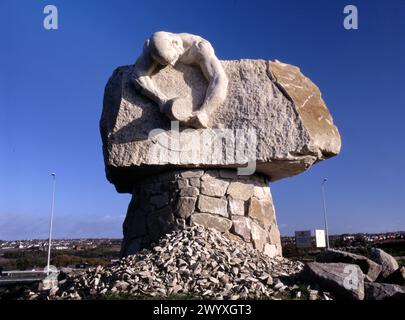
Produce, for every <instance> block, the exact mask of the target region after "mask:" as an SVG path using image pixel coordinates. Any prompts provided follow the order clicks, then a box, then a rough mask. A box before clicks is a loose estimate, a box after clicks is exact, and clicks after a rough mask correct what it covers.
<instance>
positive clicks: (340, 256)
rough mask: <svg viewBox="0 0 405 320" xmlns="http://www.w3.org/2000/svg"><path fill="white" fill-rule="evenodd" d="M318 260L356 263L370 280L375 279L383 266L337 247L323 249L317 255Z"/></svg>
mask: <svg viewBox="0 0 405 320" xmlns="http://www.w3.org/2000/svg"><path fill="white" fill-rule="evenodd" d="M316 261H317V262H341V263H351V264H356V265H358V266H359V267H360V269H361V270H362V271H363V273H364V274H365V275H366V276H367V277H368V279H369V280H370V281H375V280H376V279H377V278H378V276H379V275H380V272H381V270H382V267H381V266H380V265H379V264H377V263H375V262H374V261H372V260H370V259H368V258H366V257H364V256H361V255H358V254H354V253H351V252H346V251H341V250H336V249H328V250H325V251H323V252H322V253H321V254H319V255H318V256H317V257H316Z"/></svg>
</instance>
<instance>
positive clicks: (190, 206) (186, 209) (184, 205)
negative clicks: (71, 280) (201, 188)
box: [176, 197, 197, 219]
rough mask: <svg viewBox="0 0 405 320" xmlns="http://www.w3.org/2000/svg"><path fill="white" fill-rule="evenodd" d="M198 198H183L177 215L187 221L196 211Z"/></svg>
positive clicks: (180, 200) (178, 206)
mask: <svg viewBox="0 0 405 320" xmlns="http://www.w3.org/2000/svg"><path fill="white" fill-rule="evenodd" d="M196 202H197V198H190V197H181V198H180V199H179V201H178V204H177V208H176V209H177V210H176V213H177V215H178V216H179V217H180V218H183V219H187V218H188V217H189V216H191V214H192V213H194V211H195V204H196Z"/></svg>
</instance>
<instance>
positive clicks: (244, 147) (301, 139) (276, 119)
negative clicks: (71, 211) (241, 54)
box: [100, 60, 340, 192]
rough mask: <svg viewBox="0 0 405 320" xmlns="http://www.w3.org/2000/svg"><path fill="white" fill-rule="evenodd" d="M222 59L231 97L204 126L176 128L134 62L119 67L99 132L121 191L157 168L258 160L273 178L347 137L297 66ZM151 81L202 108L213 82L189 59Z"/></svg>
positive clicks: (303, 166)
mask: <svg viewBox="0 0 405 320" xmlns="http://www.w3.org/2000/svg"><path fill="white" fill-rule="evenodd" d="M222 65H223V67H224V70H225V72H226V74H227V76H228V79H229V86H228V94H227V98H226V100H225V102H224V103H223V105H222V106H221V107H220V108H218V109H217V110H216V111H215V113H214V114H212V115H211V117H212V122H213V128H210V129H198V130H190V129H189V128H179V131H178V130H177V128H176V127H172V126H171V123H170V121H169V120H168V118H167V117H166V116H165V115H163V114H162V113H160V112H159V110H158V107H157V105H156V104H155V103H154V102H152V101H151V100H149V99H147V98H145V97H144V96H142V95H141V94H139V93H138V92H137V91H136V90H135V89H134V87H133V84H132V81H131V77H132V69H133V66H124V67H120V68H118V69H116V70H115V71H114V73H113V75H112V76H111V78H110V79H109V81H108V83H107V85H106V88H105V95H104V107H103V113H102V117H101V120H100V130H101V136H102V140H103V152H104V160H105V167H106V175H107V178H108V180H109V181H110V182H112V183H113V184H115V186H116V188H117V190H118V191H119V192H132V187H133V183H134V181H135V180H136V179H138V178H139V177H142V176H147V175H150V174H155V173H156V172H157V171H158V170H167V169H169V168H171V169H173V168H182V169H183V168H188V167H200V168H212V167H221V168H237V167H245V166H246V165H247V162H248V161H253V159H255V161H256V162H255V163H256V172H259V173H262V174H265V175H266V176H268V177H269V178H270V180H271V181H274V180H277V179H281V178H284V177H289V176H293V175H296V174H299V173H301V172H303V171H305V170H307V169H308V168H309V167H310V166H311V165H312V164H314V163H316V162H317V161H320V160H324V159H327V158H329V157H331V156H334V155H336V154H338V153H339V151H340V136H339V133H338V130H337V128H336V127H335V126H334V124H333V120H332V117H331V116H330V114H329V111H328V109H327V107H326V105H325V103H324V102H323V100H322V98H321V94H320V91H319V89H318V88H317V87H316V85H315V84H314V83H312V82H311V80H309V79H308V78H306V77H305V76H304V75H303V74H302V73H301V72H300V70H299V69H298V68H297V67H294V66H291V65H288V64H284V63H280V62H272V61H264V60H237V61H222ZM152 80H153V81H154V82H155V83H156V85H157V86H158V87H159V89H160V90H161V91H162V92H163V93H164V94H165V95H166V96H167V97H169V98H173V97H178V96H181V97H184V98H185V99H188V101H189V103H190V104H192V105H193V108H194V109H195V110H196V109H198V107H199V106H200V104H201V103H202V101H203V99H204V94H205V91H206V88H207V82H206V80H205V78H204V77H203V75H202V74H201V71H200V70H199V69H198V68H197V67H193V66H186V65H182V64H177V65H175V67H166V68H163V69H161V70H160V71H159V72H157V73H156V74H154V75H153V76H152ZM151 133H153V137H152V136H151ZM196 141H197V142H199V143H195V142H196ZM196 145H197V146H198V147H196ZM201 145H203V147H201V148H199V146H201ZM196 150H197V151H196Z"/></svg>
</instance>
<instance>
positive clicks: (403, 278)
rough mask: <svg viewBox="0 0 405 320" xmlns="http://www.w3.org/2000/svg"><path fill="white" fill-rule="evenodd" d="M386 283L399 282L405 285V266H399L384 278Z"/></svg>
mask: <svg viewBox="0 0 405 320" xmlns="http://www.w3.org/2000/svg"><path fill="white" fill-rule="evenodd" d="M384 282H385V283H391V284H398V285H400V286H405V267H401V268H398V269H397V270H395V271H394V272H393V273H391V274H390V275H389V276H388V277H386V278H385V279H384Z"/></svg>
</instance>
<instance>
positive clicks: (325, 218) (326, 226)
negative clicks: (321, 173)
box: [321, 178, 329, 249]
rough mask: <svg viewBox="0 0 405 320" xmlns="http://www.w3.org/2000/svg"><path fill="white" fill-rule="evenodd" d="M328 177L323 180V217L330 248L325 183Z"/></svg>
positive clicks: (327, 242) (327, 244) (327, 245)
mask: <svg viewBox="0 0 405 320" xmlns="http://www.w3.org/2000/svg"><path fill="white" fill-rule="evenodd" d="M326 181H328V179H326V178H324V179H323V180H322V184H321V189H322V199H323V219H324V222H325V237H326V247H327V248H328V249H329V231H328V218H327V215H326V200H325V183H326Z"/></svg>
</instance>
